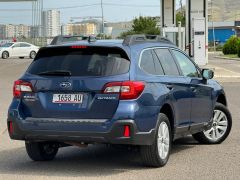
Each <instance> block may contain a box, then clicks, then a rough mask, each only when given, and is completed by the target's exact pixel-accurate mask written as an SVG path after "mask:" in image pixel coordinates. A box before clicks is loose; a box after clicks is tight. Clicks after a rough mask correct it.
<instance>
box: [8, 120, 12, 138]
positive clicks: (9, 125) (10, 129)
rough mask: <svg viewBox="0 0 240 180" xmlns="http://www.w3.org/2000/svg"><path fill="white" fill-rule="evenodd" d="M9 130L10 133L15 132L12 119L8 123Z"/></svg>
mask: <svg viewBox="0 0 240 180" xmlns="http://www.w3.org/2000/svg"><path fill="white" fill-rule="evenodd" d="M8 132H9V134H10V135H12V134H13V123H12V121H10V122H9V123H8Z"/></svg>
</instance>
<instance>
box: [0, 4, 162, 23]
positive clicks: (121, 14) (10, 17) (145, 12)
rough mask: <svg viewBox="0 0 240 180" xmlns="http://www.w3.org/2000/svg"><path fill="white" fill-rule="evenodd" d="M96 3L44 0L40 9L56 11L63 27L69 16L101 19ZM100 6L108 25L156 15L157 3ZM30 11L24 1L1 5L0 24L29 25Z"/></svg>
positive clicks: (158, 10) (157, 14)
mask: <svg viewBox="0 0 240 180" xmlns="http://www.w3.org/2000/svg"><path fill="white" fill-rule="evenodd" d="M100 2H101V0H44V9H45V10H46V9H58V8H59V10H60V11H61V23H62V24H63V23H68V22H69V21H70V17H82V16H101V6H100ZM103 3H104V5H103V8H104V18H105V21H108V22H116V21H117V22H119V21H128V20H132V19H133V18H134V17H137V16H139V15H142V16H159V14H160V0H103ZM87 5H90V6H87ZM81 6H82V7H81ZM83 6H84V7H83ZM31 8H32V5H31V3H28V2H21V3H20V2H14V3H9V2H1V3H0V24H29V25H30V24H31V22H32V15H31ZM15 9H17V10H15Z"/></svg>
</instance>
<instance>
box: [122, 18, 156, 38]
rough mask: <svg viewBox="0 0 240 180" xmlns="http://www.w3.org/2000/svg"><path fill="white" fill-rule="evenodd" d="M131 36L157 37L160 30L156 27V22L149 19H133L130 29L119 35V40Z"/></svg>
mask: <svg viewBox="0 0 240 180" xmlns="http://www.w3.org/2000/svg"><path fill="white" fill-rule="evenodd" d="M132 34H149V35H159V34H160V28H159V27H157V21H156V20H155V19H154V18H151V17H142V16H140V17H139V18H135V19H134V20H133V25H132V29H131V30H129V31H127V32H124V33H122V34H121V36H120V37H121V38H124V37H126V36H127V35H132Z"/></svg>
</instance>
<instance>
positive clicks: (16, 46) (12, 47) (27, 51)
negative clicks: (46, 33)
mask: <svg viewBox="0 0 240 180" xmlns="http://www.w3.org/2000/svg"><path fill="white" fill-rule="evenodd" d="M38 50H39V47H37V46H35V45H33V44H29V43H26V42H11V43H6V44H4V45H2V46H0V57H2V58H3V59H7V58H9V57H19V58H24V57H30V58H31V59H34V58H35V56H36V54H37V52H38Z"/></svg>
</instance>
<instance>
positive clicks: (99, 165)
mask: <svg viewBox="0 0 240 180" xmlns="http://www.w3.org/2000/svg"><path fill="white" fill-rule="evenodd" d="M186 141H189V142H191V141H190V139H188V138H184V140H179V141H176V142H174V144H173V148H172V152H171V155H174V154H177V153H181V151H184V150H187V149H189V148H193V147H195V145H197V143H196V144H192V143H189V142H186ZM142 169H146V167H144V166H143V165H142V162H141V157H140V152H139V150H138V149H131V150H129V149H128V148H119V147H118V148H115V147H107V146H106V145H91V146H89V147H88V148H78V147H66V148H61V149H60V150H59V153H58V155H57V157H56V159H55V160H54V161H50V162H33V161H31V160H30V159H29V158H28V156H27V155H26V151H25V148H23V147H22V148H15V149H10V150H4V151H0V173H1V174H26V175H32V174H37V175H38V176H53V177H54V176H62V177H72V176H79V177H81V176H84V177H96V176H111V175H114V174H121V173H124V172H127V171H131V170H135V171H138V170H142Z"/></svg>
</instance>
